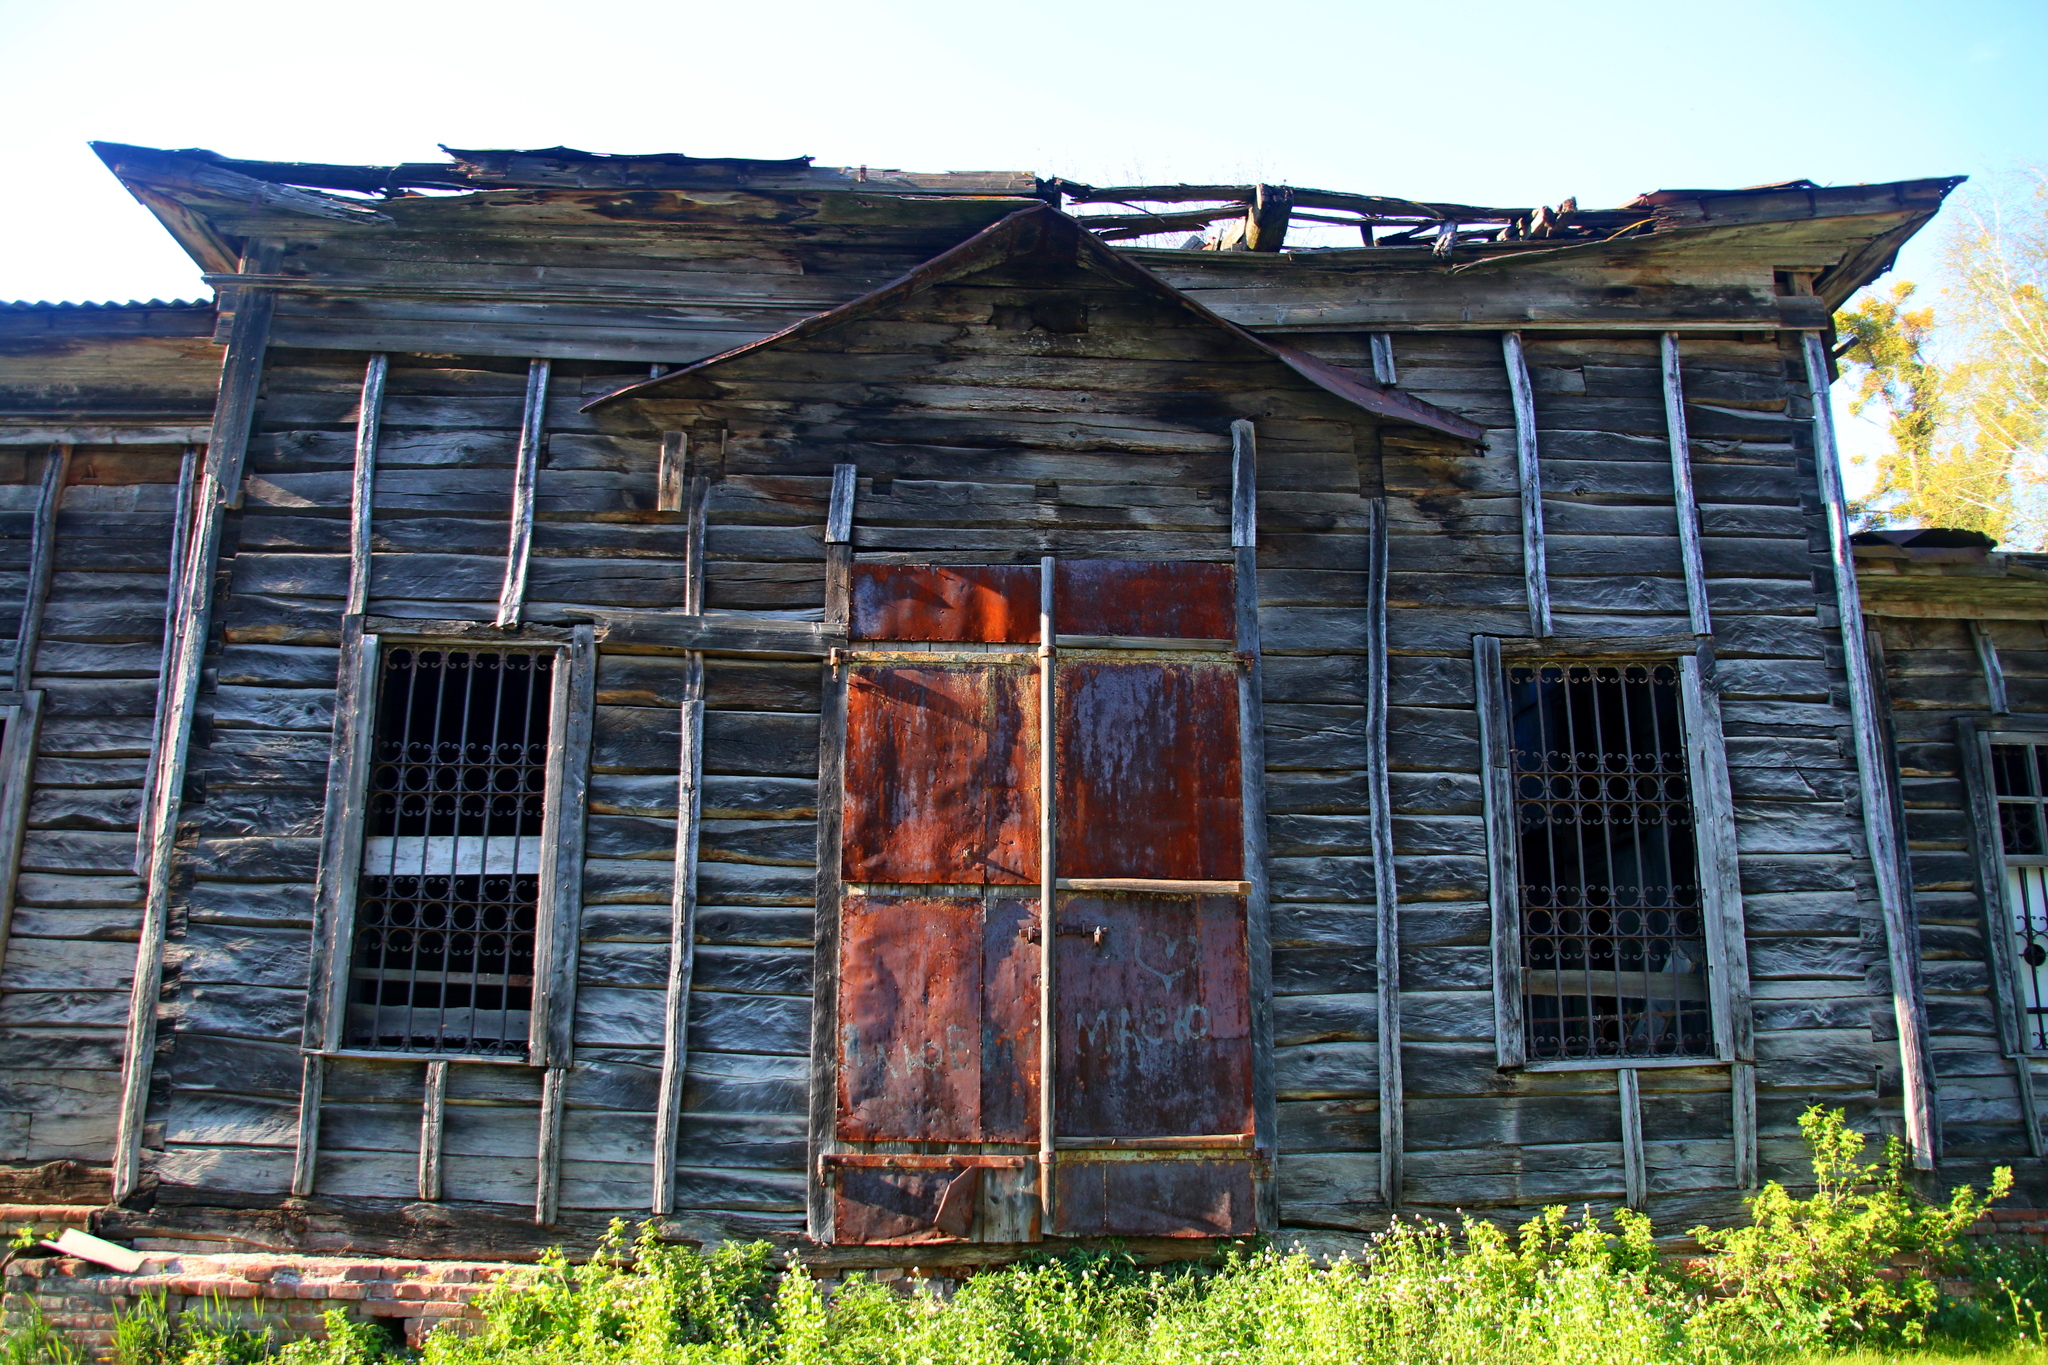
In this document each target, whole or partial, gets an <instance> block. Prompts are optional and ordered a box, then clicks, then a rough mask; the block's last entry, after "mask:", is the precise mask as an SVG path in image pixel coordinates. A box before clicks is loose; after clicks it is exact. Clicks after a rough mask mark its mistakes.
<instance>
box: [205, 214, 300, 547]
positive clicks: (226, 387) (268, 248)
mask: <svg viewBox="0 0 2048 1365" xmlns="http://www.w3.org/2000/svg"><path fill="white" fill-rule="evenodd" d="M283 259H284V243H283V242H279V241H272V240H268V239H265V240H258V241H254V242H251V243H250V244H249V246H248V247H247V248H246V249H245V250H244V251H243V253H242V259H241V261H240V263H239V264H238V266H237V271H238V273H240V274H243V275H274V274H276V273H277V267H278V263H279V262H280V261H282V260H283ZM276 302H277V296H276V295H275V294H274V293H272V292H271V291H270V290H268V289H233V288H228V287H226V286H223V287H222V288H221V291H220V304H221V310H222V311H223V312H232V314H233V321H232V322H231V323H229V325H228V348H227V354H226V355H225V356H223V357H222V358H221V368H220V395H219V397H218V399H217V400H216V402H215V404H214V410H213V432H212V444H211V445H210V446H209V447H208V448H207V452H206V455H207V459H208V460H210V461H214V462H215V463H216V465H217V467H218V475H217V480H218V482H219V484H220V489H221V494H220V496H221V501H222V502H223V503H224V504H225V505H226V506H228V507H240V506H241V505H242V470H243V467H244V466H245V465H246V464H247V463H248V458H249V432H250V430H251V428H252V427H253V426H254V424H255V421H256V400H257V398H258V397H259V396H260V395H261V393H262V388H263V356H264V352H265V351H266V350H268V349H269V346H270V324H271V315H272V313H273V312H274V311H275V305H276Z"/></svg>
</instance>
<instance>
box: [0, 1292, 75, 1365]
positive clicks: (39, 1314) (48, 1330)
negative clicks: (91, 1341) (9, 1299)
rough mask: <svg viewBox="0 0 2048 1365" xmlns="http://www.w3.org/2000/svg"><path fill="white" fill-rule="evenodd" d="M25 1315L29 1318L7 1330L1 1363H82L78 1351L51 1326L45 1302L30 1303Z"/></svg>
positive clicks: (1, 1364) (62, 1364)
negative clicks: (10, 1330)
mask: <svg viewBox="0 0 2048 1365" xmlns="http://www.w3.org/2000/svg"><path fill="white" fill-rule="evenodd" d="M25 1316H26V1317H27V1318H28V1321H27V1322H25V1323H23V1324H22V1325H21V1326H19V1327H17V1328H15V1329H14V1330H13V1331H12V1332H10V1333H8V1334H7V1342H6V1344H5V1345H4V1346H0V1365H80V1361H81V1360H82V1357H81V1356H80V1354H79V1352H78V1351H77V1350H76V1349H75V1348H74V1347H73V1346H72V1345H71V1343H70V1342H68V1341H66V1340H65V1339H64V1334H63V1333H62V1332H59V1331H58V1330H57V1329H56V1328H54V1327H52V1326H50V1323H49V1320H48V1319H46V1318H45V1317H44V1316H43V1309H42V1305H40V1304H38V1303H34V1302H31V1303H30V1304H29V1306H28V1311H27V1313H26V1314H25Z"/></svg>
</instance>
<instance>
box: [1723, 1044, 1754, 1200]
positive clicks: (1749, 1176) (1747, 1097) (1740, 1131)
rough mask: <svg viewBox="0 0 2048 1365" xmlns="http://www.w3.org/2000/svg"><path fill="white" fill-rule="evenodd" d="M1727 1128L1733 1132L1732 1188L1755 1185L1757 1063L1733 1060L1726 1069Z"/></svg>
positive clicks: (1752, 1186) (1745, 1188)
mask: <svg viewBox="0 0 2048 1365" xmlns="http://www.w3.org/2000/svg"><path fill="white" fill-rule="evenodd" d="M1728 1108H1729V1127H1730V1129H1731V1130H1732V1131H1733V1133H1734V1135H1735V1188H1736V1189H1738V1190H1753V1189H1755V1188H1756V1187H1757V1184H1758V1177H1757V1170H1756V1063H1755V1062H1735V1063H1732V1064H1730V1066H1729V1068H1728Z"/></svg>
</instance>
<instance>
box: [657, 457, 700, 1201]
mask: <svg viewBox="0 0 2048 1365" xmlns="http://www.w3.org/2000/svg"><path fill="white" fill-rule="evenodd" d="M671 434H675V435H680V433H671ZM667 448H668V447H667V444H666V438H664V444H663V452H664V455H666V452H667ZM677 479H678V481H680V480H681V471H680V470H678V471H677ZM710 497H711V480H710V479H709V478H708V477H707V476H706V475H704V474H703V473H701V472H700V473H698V474H697V475H696V476H695V477H694V478H691V479H690V480H689V481H688V485H687V494H686V496H685V499H684V500H685V501H687V503H688V514H689V520H688V525H687V527H686V529H685V530H684V532H683V609H684V610H685V611H686V612H690V613H692V614H695V613H700V612H702V611H703V610H704V544H705V523H706V519H707V509H708V508H709V505H710ZM687 658H688V663H687V664H685V665H684V671H683V700H682V714H681V716H680V717H679V721H680V725H679V729H680V732H681V741H680V749H681V752H680V753H679V754H678V755H677V758H678V762H677V768H676V772H677V778H676V850H675V854H676V856H675V867H676V871H675V885H674V887H673V889H672V890H671V892H670V896H669V941H668V995H667V998H666V1000H665V1001H664V1004H665V1006H666V1009H665V1011H664V1014H663V1018H662V1039H661V1090H660V1092H659V1093H658V1094H657V1095H656V1097H655V1114H654V1193H653V1198H652V1200H651V1205H652V1208H653V1211H654V1212H655V1213H663V1214H666V1213H674V1212H675V1172H676V1152H677V1144H678V1139H679V1135H680V1133H681V1130H682V1116H683V1082H684V1078H685V1073H686V1072H687V1071H688V1069H689V1060H690V983H691V981H692V980H693V979H694V977H695V974H696V961H697V946H696V945H697V858H698V852H699V835H700V831H701V829H702V821H703V816H704V790H703V787H704V656H703V654H701V653H696V652H692V653H691V654H689V655H688V656H687Z"/></svg>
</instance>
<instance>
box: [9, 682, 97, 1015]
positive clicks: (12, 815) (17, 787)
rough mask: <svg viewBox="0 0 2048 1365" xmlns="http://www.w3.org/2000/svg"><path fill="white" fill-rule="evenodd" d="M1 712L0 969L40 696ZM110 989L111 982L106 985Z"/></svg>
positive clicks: (17, 697)
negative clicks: (4, 726) (3, 725)
mask: <svg viewBox="0 0 2048 1365" xmlns="http://www.w3.org/2000/svg"><path fill="white" fill-rule="evenodd" d="M13 697H14V704H13V705H12V706H8V707H6V708H5V710H4V712H0V715H4V716H5V719H6V722H7V733H6V735H5V736H4V737H0V968H4V967H5V966H6V964H7V948H8V944H9V943H10V941H11V939H12V935H13V932H14V902H15V899H16V897H17V896H18V895H19V894H20V888H19V886H18V885H17V883H18V880H19V877H20V873H21V848H22V842H23V839H24V838H25V836H26V834H27V828H28V803H29V796H30V794H31V791H32V788H33V787H34V785H35V784H34V782H33V781H32V780H31V778H32V775H33V773H34V770H35V761H36V742H37V740H38V739H39V738H40V737H41V735H42V729H43V694H42V693H41V692H37V691H30V692H17V693H14V694H13ZM107 984H108V985H112V984H113V983H112V982H108V983H107Z"/></svg>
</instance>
